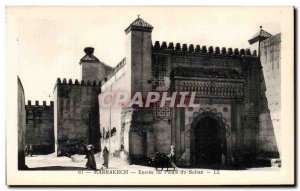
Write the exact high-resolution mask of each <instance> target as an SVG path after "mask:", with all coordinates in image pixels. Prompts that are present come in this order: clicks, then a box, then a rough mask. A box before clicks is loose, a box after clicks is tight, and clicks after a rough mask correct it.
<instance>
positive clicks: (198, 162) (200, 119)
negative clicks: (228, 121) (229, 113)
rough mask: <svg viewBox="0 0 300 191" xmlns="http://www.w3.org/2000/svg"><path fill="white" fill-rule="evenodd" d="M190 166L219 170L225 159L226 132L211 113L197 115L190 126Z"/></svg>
mask: <svg viewBox="0 0 300 191" xmlns="http://www.w3.org/2000/svg"><path fill="white" fill-rule="evenodd" d="M190 144H191V145H190V148H191V166H192V167H196V168H220V167H222V166H223V165H224V164H225V158H226V153H227V152H226V150H227V149H226V148H227V144H226V130H225V125H224V124H223V122H222V121H221V120H220V119H219V118H218V117H217V116H216V115H214V114H213V113H211V112H204V113H201V114H199V115H198V116H197V117H196V118H195V119H194V120H193V123H192V125H191V143H190Z"/></svg>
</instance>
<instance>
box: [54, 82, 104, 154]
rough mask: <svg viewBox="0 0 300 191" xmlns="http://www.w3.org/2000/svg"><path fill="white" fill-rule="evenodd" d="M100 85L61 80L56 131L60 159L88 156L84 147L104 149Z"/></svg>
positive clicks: (55, 114) (98, 83) (55, 105)
mask: <svg viewBox="0 0 300 191" xmlns="http://www.w3.org/2000/svg"><path fill="white" fill-rule="evenodd" d="M100 91H101V83H100V82H96V81H93V82H90V81H87V82H86V81H84V80H82V81H81V82H80V83H79V81H78V80H75V82H74V83H73V81H72V80H71V79H70V80H69V81H68V82H67V80H66V79H63V81H61V80H60V79H58V80H57V83H56V86H55V90H54V95H55V101H54V107H55V108H54V128H55V141H56V151H57V153H58V155H70V154H74V153H81V154H83V153H84V146H86V145H87V144H93V146H94V147H95V150H96V152H97V151H99V150H100V149H101V145H100V137H101V135H100V127H99V105H98V94H99V93H100Z"/></svg>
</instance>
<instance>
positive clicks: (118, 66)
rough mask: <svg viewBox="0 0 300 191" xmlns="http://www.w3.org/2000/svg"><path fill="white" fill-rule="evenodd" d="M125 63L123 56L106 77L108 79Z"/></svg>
mask: <svg viewBox="0 0 300 191" xmlns="http://www.w3.org/2000/svg"><path fill="white" fill-rule="evenodd" d="M125 64H126V58H123V59H122V60H121V61H120V62H119V63H118V64H117V66H116V67H114V68H113V69H112V70H111V73H110V74H109V75H108V76H107V79H106V80H108V79H110V78H111V77H112V76H113V75H115V74H116V73H117V72H118V71H119V70H120V69H121V68H122V67H123V66H125Z"/></svg>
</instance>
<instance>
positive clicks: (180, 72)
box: [174, 67, 243, 79]
mask: <svg viewBox="0 0 300 191" xmlns="http://www.w3.org/2000/svg"><path fill="white" fill-rule="evenodd" d="M174 75H175V76H185V77H201V78H227V79H242V78H243V75H242V74H240V73H239V72H237V71H235V70H230V69H215V68H186V67H177V68H176V69H175V71H174Z"/></svg>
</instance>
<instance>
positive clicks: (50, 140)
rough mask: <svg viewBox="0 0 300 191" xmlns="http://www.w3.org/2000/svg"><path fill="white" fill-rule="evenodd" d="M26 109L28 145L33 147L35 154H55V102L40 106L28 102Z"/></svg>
mask: <svg viewBox="0 0 300 191" xmlns="http://www.w3.org/2000/svg"><path fill="white" fill-rule="evenodd" d="M25 109H26V138H25V143H26V145H32V148H33V154H50V153H53V152H54V102H53V101H51V102H50V105H47V103H46V101H43V104H42V105H40V104H39V101H35V104H34V105H32V104H31V101H30V100H28V102H27V105H26V106H25Z"/></svg>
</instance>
